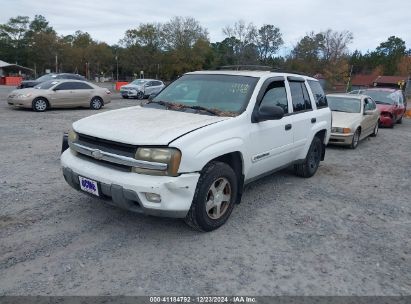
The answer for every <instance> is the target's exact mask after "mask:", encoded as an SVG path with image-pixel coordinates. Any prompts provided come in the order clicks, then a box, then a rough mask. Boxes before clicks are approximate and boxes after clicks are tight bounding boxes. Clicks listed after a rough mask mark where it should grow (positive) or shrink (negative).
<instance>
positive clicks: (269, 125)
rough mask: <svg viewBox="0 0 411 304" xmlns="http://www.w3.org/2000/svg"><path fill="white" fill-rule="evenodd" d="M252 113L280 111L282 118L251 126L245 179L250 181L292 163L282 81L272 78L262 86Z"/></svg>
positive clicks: (290, 124)
mask: <svg viewBox="0 0 411 304" xmlns="http://www.w3.org/2000/svg"><path fill="white" fill-rule="evenodd" d="M259 96H261V97H259V99H260V100H257V104H256V107H255V109H254V111H258V109H259V108H260V107H261V106H263V105H268V104H271V105H276V106H279V107H281V108H283V110H284V113H285V116H284V117H283V118H282V119H279V120H267V121H262V122H256V123H251V126H250V135H249V143H248V144H247V146H248V147H249V149H250V156H251V163H252V166H251V167H250V170H249V172H248V173H247V176H246V178H247V179H252V178H254V177H257V176H259V175H263V174H265V173H267V172H269V171H272V170H274V169H277V168H279V167H282V166H284V165H286V164H288V163H290V162H291V161H292V155H290V153H289V152H290V150H291V149H292V144H293V128H292V118H291V116H289V108H290V105H291V102H290V101H289V98H288V94H287V90H286V86H285V80H284V78H283V77H275V78H273V79H270V80H267V81H266V83H264V85H263V87H262V89H261V91H260V93H259Z"/></svg>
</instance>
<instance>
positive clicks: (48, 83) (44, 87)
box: [34, 80, 59, 90]
mask: <svg viewBox="0 0 411 304" xmlns="http://www.w3.org/2000/svg"><path fill="white" fill-rule="evenodd" d="M58 83H59V82H58V81H56V80H50V81H46V82H43V83H40V84H38V85H36V86H35V87H34V88H35V89H41V90H48V89H50V88H51V87H53V86H54V85H56V84H58Z"/></svg>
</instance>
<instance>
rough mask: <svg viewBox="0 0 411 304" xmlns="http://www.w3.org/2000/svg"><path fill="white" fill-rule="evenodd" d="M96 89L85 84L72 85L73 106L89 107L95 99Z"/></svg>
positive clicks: (76, 83) (74, 83) (75, 83)
mask: <svg viewBox="0 0 411 304" xmlns="http://www.w3.org/2000/svg"><path fill="white" fill-rule="evenodd" d="M93 92H94V88H92V87H91V86H90V85H89V84H87V83H85V82H73V83H72V92H71V94H72V95H73V97H72V100H71V101H72V103H71V105H72V106H88V105H89V104H90V101H91V98H92V97H93V96H92V95H93Z"/></svg>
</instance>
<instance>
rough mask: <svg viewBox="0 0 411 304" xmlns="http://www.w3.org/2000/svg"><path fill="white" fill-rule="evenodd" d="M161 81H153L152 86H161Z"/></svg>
mask: <svg viewBox="0 0 411 304" xmlns="http://www.w3.org/2000/svg"><path fill="white" fill-rule="evenodd" d="M161 85H162V83H161V82H160V81H153V86H161Z"/></svg>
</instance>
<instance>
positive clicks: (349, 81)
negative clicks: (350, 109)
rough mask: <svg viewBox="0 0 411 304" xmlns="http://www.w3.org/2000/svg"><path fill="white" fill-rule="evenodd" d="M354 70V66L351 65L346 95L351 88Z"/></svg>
mask: <svg viewBox="0 0 411 304" xmlns="http://www.w3.org/2000/svg"><path fill="white" fill-rule="evenodd" d="M353 68H354V65H351V70H350V76H348V81H347V88H346V89H345V92H346V93H348V89H349V88H350V83H351V76H352V70H353Z"/></svg>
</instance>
